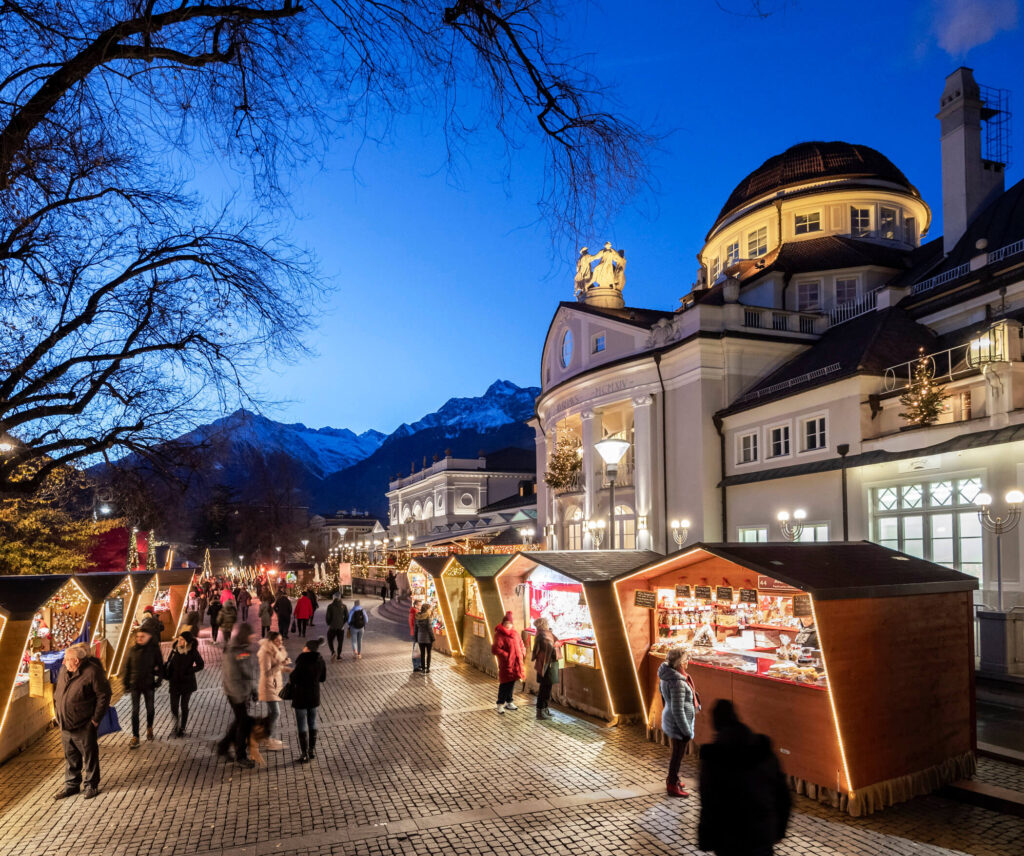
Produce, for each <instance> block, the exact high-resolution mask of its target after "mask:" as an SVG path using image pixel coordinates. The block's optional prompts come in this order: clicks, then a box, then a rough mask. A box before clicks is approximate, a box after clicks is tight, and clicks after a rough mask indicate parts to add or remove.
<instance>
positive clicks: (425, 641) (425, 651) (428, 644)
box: [416, 603, 434, 674]
mask: <svg viewBox="0 0 1024 856" xmlns="http://www.w3.org/2000/svg"><path fill="white" fill-rule="evenodd" d="M416 643H417V644H418V645H419V646H420V671H421V672H423V673H424V674H425V673H427V672H429V671H430V654H431V652H432V651H433V650H434V611H433V610H432V609H431V608H430V604H429V603H425V604H423V606H422V607H421V608H420V612H419V615H417V616H416Z"/></svg>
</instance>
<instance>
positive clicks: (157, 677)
mask: <svg viewBox="0 0 1024 856" xmlns="http://www.w3.org/2000/svg"><path fill="white" fill-rule="evenodd" d="M124 663H125V665H124V688H125V689H126V690H128V691H129V692H131V695H132V739H131V740H129V741H128V746H129V747H130V748H132V749H137V748H138V745H139V702H140V701H145V703H146V739H147V740H152V739H153V690H155V689H156V688H157V687H158V686H160V681H161V680H162V678H163V663H162V662H161V660H160V648H159V647H158V646H156V645H153V644H152V638H151V637H150V635H149V634H148V633H147V632H146V631H145V630H143V629H141V628H139V630H137V631H136V633H135V644H134V645H132V647H131V648H130V649H129V650H128V656H127V658H125V661H124Z"/></svg>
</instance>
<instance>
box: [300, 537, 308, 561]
mask: <svg viewBox="0 0 1024 856" xmlns="http://www.w3.org/2000/svg"><path fill="white" fill-rule="evenodd" d="M299 543H300V544H302V561H303V562H305V561H306V547H307V546H309V540H308V539H306V538H303V539H302V540H301V541H300V542H299Z"/></svg>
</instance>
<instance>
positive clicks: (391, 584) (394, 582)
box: [388, 571, 398, 600]
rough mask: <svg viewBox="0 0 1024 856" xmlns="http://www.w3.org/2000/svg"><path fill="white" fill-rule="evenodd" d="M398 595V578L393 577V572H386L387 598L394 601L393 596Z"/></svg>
mask: <svg viewBox="0 0 1024 856" xmlns="http://www.w3.org/2000/svg"><path fill="white" fill-rule="evenodd" d="M397 594H398V578H397V577H396V576H395V572H394V571H388V597H389V598H390V599H391V600H394V599H395V595H397Z"/></svg>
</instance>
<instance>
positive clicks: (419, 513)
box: [412, 500, 423, 520]
mask: <svg viewBox="0 0 1024 856" xmlns="http://www.w3.org/2000/svg"><path fill="white" fill-rule="evenodd" d="M412 516H413V517H415V518H416V519H417V520H422V519H423V506H422V505H420V502H419V500H416V503H415V504H414V505H413V507H412Z"/></svg>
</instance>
